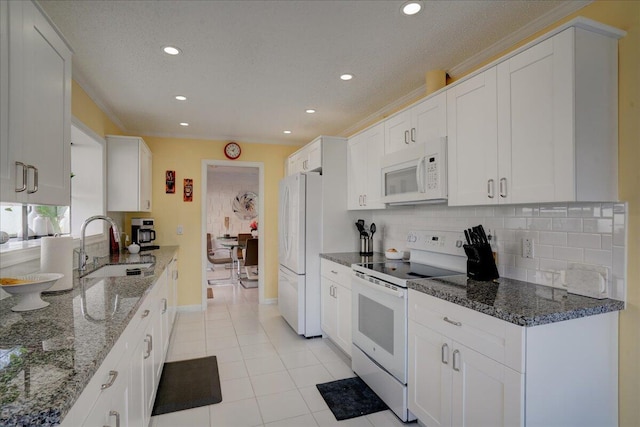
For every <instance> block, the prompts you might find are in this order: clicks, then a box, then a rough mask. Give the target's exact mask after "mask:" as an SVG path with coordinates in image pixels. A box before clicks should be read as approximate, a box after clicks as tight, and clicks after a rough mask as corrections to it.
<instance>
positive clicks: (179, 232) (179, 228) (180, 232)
mask: <svg viewBox="0 0 640 427" xmlns="http://www.w3.org/2000/svg"><path fill="white" fill-rule="evenodd" d="M176 232H177V233H178V235H182V232H183V229H182V225H178V229H177V230H176Z"/></svg>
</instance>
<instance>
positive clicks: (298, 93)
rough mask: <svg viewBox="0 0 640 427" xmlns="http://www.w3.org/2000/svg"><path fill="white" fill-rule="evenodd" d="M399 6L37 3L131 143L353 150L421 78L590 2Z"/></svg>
mask: <svg viewBox="0 0 640 427" xmlns="http://www.w3.org/2000/svg"><path fill="white" fill-rule="evenodd" d="M402 3H403V1H396V0H377V1H366V0H315V1H314V0H282V1H276V0H267V1H262V0H260V1H253V0H235V1H220V0H218V1H194V0H191V1H169V0H165V1H150V0H148V1H112V0H109V1H105V0H102V1H78V0H74V1H58V0H47V1H41V2H40V4H41V6H42V7H43V9H44V10H45V11H46V12H47V13H48V14H49V16H50V17H51V19H52V20H53V21H54V23H55V24H56V25H57V26H58V28H59V29H60V30H61V32H62V33H63V34H64V35H65V37H66V38H67V40H68V42H69V44H70V45H71V47H72V48H73V49H74V52H75V55H74V58H73V78H74V79H75V80H76V81H77V82H78V83H80V84H81V86H82V87H83V88H84V89H85V90H86V91H87V92H88V93H89V94H90V96H92V98H94V100H95V101H96V102H97V103H98V105H99V106H101V107H102V108H103V109H104V110H105V111H106V112H107V114H109V116H110V117H111V118H112V120H114V121H115V122H116V123H117V124H118V125H120V126H121V127H123V129H124V131H125V132H127V133H128V134H131V135H153V136H174V137H184V138H202V139H222V140H236V141H245V142H266V143H295V144H300V143H307V142H309V141H311V140H312V139H313V138H315V137H316V136H318V135H342V136H348V135H349V133H350V132H352V131H353V130H354V129H355V128H356V127H357V125H358V124H359V123H364V121H366V120H367V119H368V118H369V119H370V118H371V117H372V116H373V115H375V114H380V113H383V112H384V109H385V107H388V106H389V105H390V104H392V103H393V102H395V101H397V100H399V99H401V98H403V97H405V98H406V97H408V96H412V95H413V96H414V97H415V96H416V94H417V93H419V91H421V90H423V89H424V76H425V73H426V72H427V71H429V70H434V69H443V70H447V71H448V72H449V73H450V74H452V75H455V73H458V74H459V73H462V72H464V71H466V70H468V69H469V68H470V67H473V66H474V65H476V64H477V63H478V62H479V61H480V60H482V59H485V57H486V56H487V55H488V54H490V53H496V50H497V49H498V47H500V48H505V47H508V46H509V45H510V44H513V43H515V42H516V41H518V40H519V39H521V38H523V37H525V36H527V35H529V34H531V33H533V32H534V31H536V30H538V29H541V28H542V27H543V26H546V25H548V24H550V23H552V22H554V21H556V20H557V19H559V18H561V17H563V16H565V15H567V14H568V13H571V12H573V11H575V10H577V9H578V8H580V7H583V6H584V5H585V4H587V3H588V2H584V1H579V2H576V1H571V2H567V1H519V0H509V1H480V0H472V1H462V0H458V1H426V2H425V8H424V10H423V11H422V12H421V13H419V14H418V15H415V16H410V17H408V16H404V15H402V14H401V12H400V6H401V5H402ZM514 33H515V34H514ZM496 44H498V45H497V46H496ZM505 44H506V45H505ZM165 45H175V46H178V47H179V48H180V49H182V51H183V54H182V55H179V56H177V57H170V56H167V55H165V54H163V53H162V52H161V48H162V47H163V46H165ZM487 49H489V51H488V52H487V51H486V50H487ZM483 51H484V53H482V52H483ZM479 53H480V54H479ZM344 72H350V73H353V74H354V75H355V78H354V79H353V80H352V81H350V82H344V81H341V80H340V79H339V75H340V74H342V73H344ZM178 94H181V95H185V96H187V97H188V100H187V101H184V102H179V101H176V100H174V99H173V97H174V96H175V95H178ZM307 108H315V109H316V110H317V113H315V114H306V113H305V109H307ZM182 121H185V122H189V123H190V126H189V127H186V128H185V127H182V126H180V125H179V122H182ZM285 129H288V130H291V131H292V134H291V135H284V134H283V133H282V132H283V130H285Z"/></svg>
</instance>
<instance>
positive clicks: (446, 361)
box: [440, 343, 449, 365]
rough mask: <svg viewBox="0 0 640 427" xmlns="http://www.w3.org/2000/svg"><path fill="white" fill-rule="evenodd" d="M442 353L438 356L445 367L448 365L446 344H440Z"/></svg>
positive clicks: (447, 346)
mask: <svg viewBox="0 0 640 427" xmlns="http://www.w3.org/2000/svg"><path fill="white" fill-rule="evenodd" d="M441 351H442V353H441V354H440V357H441V359H442V363H444V364H445V365H448V364H449V345H448V344H447V343H444V344H442V350H441Z"/></svg>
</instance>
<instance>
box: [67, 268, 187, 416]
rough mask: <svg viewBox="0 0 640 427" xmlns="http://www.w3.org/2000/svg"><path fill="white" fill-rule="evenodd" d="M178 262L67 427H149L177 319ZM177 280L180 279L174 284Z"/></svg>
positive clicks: (128, 330)
mask: <svg viewBox="0 0 640 427" xmlns="http://www.w3.org/2000/svg"><path fill="white" fill-rule="evenodd" d="M173 267H177V258H174V260H173V261H172V262H171V263H170V264H169V265H168V266H167V268H166V269H165V270H164V271H163V272H162V273H161V274H160V275H159V276H158V280H157V281H156V283H155V284H154V285H153V289H152V290H151V292H150V293H149V294H148V295H147V296H146V297H144V298H145V301H144V302H143V303H142V305H141V306H140V308H139V309H138V311H137V312H136V313H135V315H134V317H133V318H132V319H131V321H130V322H129V325H128V326H127V327H126V328H125V330H124V332H123V333H122V335H121V336H120V338H119V339H118V341H117V342H116V343H115V345H114V346H113V348H112V349H111V351H110V352H109V354H108V355H107V357H106V358H105V359H104V361H103V362H102V364H101V365H100V367H99V368H98V370H97V371H96V373H95V375H94V376H93V378H92V379H91V380H90V382H89V384H87V386H86V387H85V389H84V391H83V392H82V394H81V395H80V397H79V398H78V400H77V401H76V403H75V404H74V406H73V407H72V408H71V410H70V411H69V413H68V414H67V416H65V418H64V420H63V422H62V426H63V427H66V426H69V427H77V426H80V425H82V426H86V427H96V426H97V427H102V426H113V427H147V426H148V425H149V422H150V418H151V412H152V411H153V404H154V401H155V396H156V391H157V388H158V384H159V381H160V376H161V374H162V368H163V366H164V361H165V356H166V351H167V348H168V345H169V338H170V335H171V330H172V328H173V318H174V314H175V288H176V285H177V274H175V270H174V268H173ZM174 278H175V279H174Z"/></svg>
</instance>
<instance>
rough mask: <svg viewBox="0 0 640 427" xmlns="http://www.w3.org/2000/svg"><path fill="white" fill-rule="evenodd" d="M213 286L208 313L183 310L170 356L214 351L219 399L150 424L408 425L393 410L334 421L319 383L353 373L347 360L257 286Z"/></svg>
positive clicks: (175, 426)
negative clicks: (310, 335)
mask: <svg viewBox="0 0 640 427" xmlns="http://www.w3.org/2000/svg"><path fill="white" fill-rule="evenodd" d="M212 288H213V292H214V299H212V300H208V308H207V310H206V311H205V312H181V313H179V314H178V316H177V318H176V323H175V325H174V330H173V333H172V336H171V342H170V345H169V353H168V355H167V361H168V362H171V361H176V360H185V359H191V358H197V357H204V356H209V355H215V356H217V358H218V369H219V372H220V384H221V387H222V402H221V403H218V404H215V405H210V406H205V407H200V408H195V409H190V410H186V411H179V412H174V413H171V414H166V415H160V416H156V417H152V419H151V427H178V426H189V427H191V426H193V427H200V426H201V427H253V426H265V427H266V426H269V427H312V426H319V427H328V426H339V427H340V426H345V427H372V426H375V427H397V426H402V425H403V423H402V422H400V420H399V419H398V418H396V417H395V416H394V415H393V413H391V411H384V412H378V413H375V414H371V415H367V416H364V417H358V418H352V419H350V420H344V421H340V422H338V421H336V419H335V417H334V416H333V413H332V412H331V411H330V410H329V408H328V407H327V405H326V403H325V402H324V400H323V399H322V397H321V396H320V393H319V392H318V390H317V388H316V387H315V385H316V384H318V383H323V382H328V381H333V380H337V379H341V378H349V377H352V376H353V375H354V374H353V372H352V371H351V367H350V361H349V359H348V358H347V357H346V356H345V355H344V354H343V353H341V352H340V350H338V349H337V348H336V347H335V345H334V344H333V343H331V342H330V341H328V340H327V339H323V338H315V339H305V338H303V337H300V336H299V335H296V333H295V332H294V331H293V330H292V329H291V328H290V327H289V325H288V324H287V323H286V322H285V321H284V319H283V318H282V316H280V313H279V312H278V308H277V306H275V305H259V304H258V290H257V289H244V288H243V287H242V286H240V285H237V284H236V285H220V286H213V287H212ZM414 425H415V424H414Z"/></svg>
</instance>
